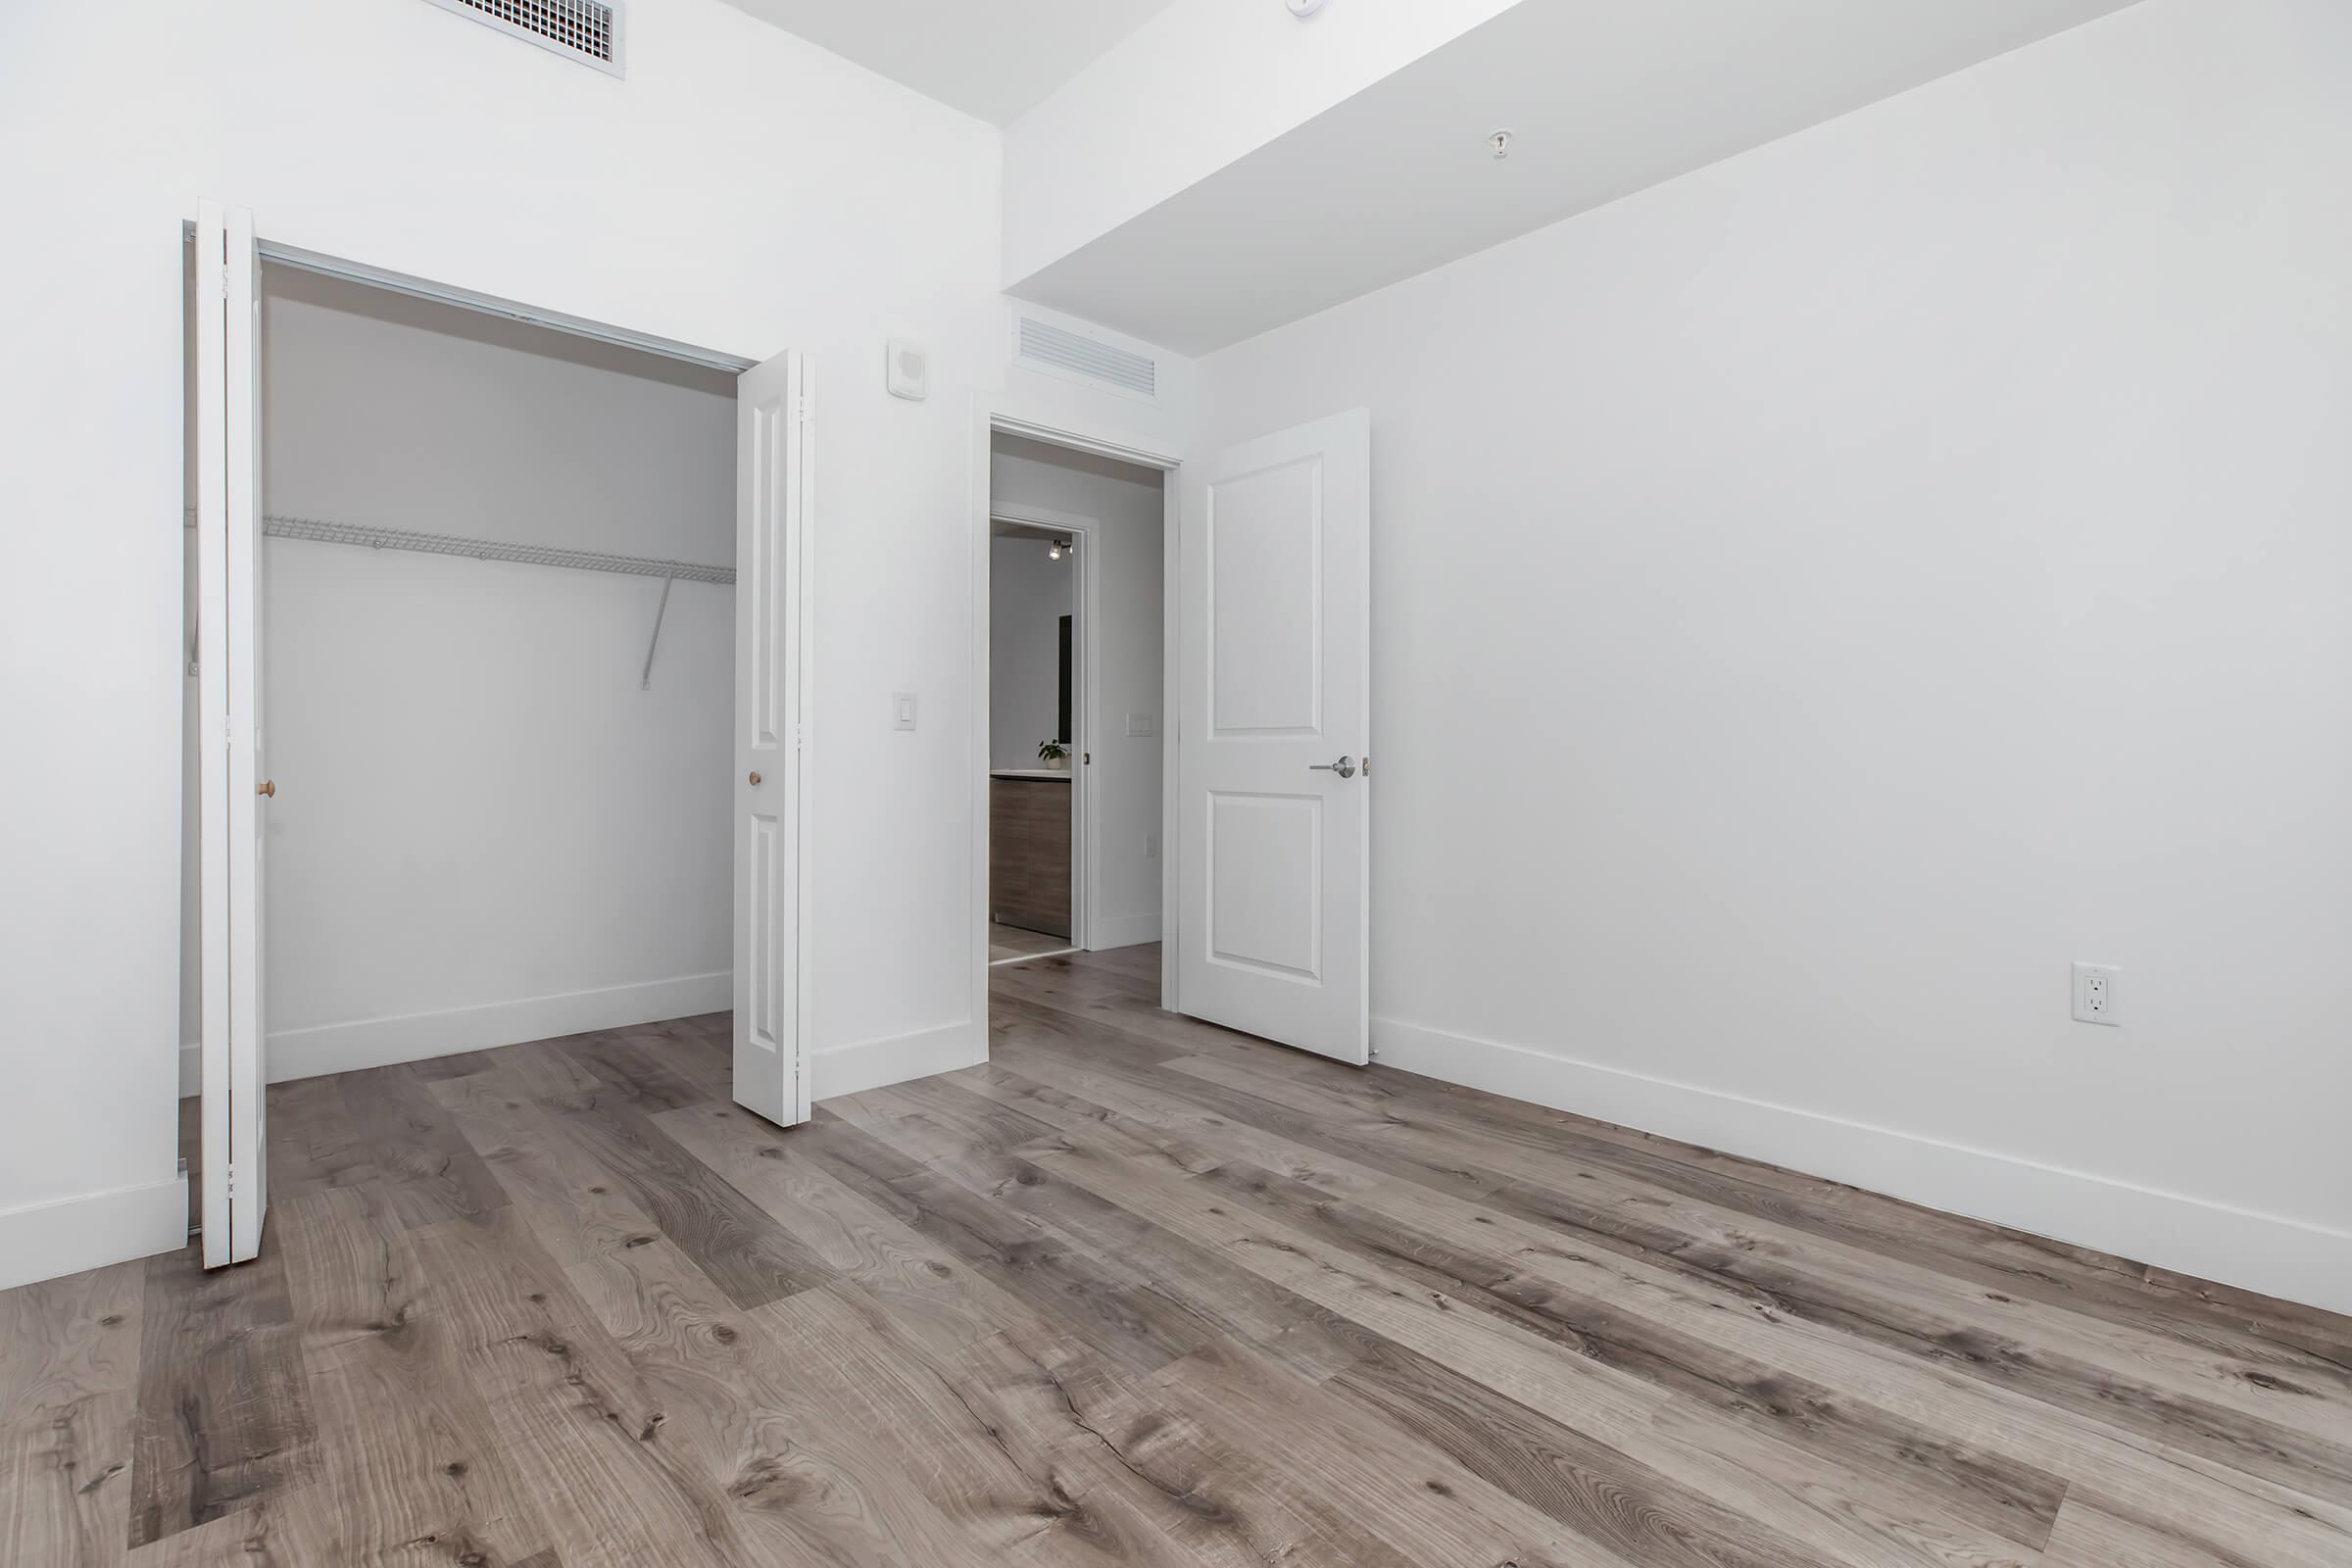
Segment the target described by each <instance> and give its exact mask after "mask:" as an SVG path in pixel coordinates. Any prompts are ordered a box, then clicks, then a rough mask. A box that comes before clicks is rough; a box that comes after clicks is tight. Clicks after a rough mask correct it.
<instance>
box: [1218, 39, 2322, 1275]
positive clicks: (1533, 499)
mask: <svg viewBox="0 0 2352 1568" xmlns="http://www.w3.org/2000/svg"><path fill="white" fill-rule="evenodd" d="M2348 65H2352V12H2347V10H2346V9H2345V8H2344V7H2342V6H2340V5H2337V4H2334V3H2332V0H2247V3H2243V4H2231V5H2222V4H2217V3H2212V0H2146V3H2145V4H2142V5H2140V6H2137V7H2134V8H2132V9H2131V10H2128V11H2124V12H2121V13H2119V14H2117V15H2115V16H2113V17H2110V18H2107V19H2105V20H2103V21H2100V22H2096V23H2093V24H2091V25H2087V26H2085V27H2082V28H2081V29H2079V30H2077V31H2074V32H2070V33H2066V34H2063V35H2061V36H2059V37H2056V38H2054V39H2052V40H2049V41H2047V42H2045V43H2041V44H2038V45H2035V46H2034V47H2032V48H2029V49H2026V50H2023V51H2021V52H2018V53H2016V54H2013V55H2009V56H2006V57H2003V58H2001V59H1998V60H1995V61H1992V62H1989V63H1987V64H1986V65H1984V66H1982V67H1980V68H1977V69H1975V70H1972V71H1969V72H1966V73H1962V74H1960V75H1957V76H1954V77H1950V78H1947V79H1945V80H1942V81H1939V82H1936V83H1934V84H1931V85H1929V86H1926V87H1923V88H1920V89H1918V90H1916V91H1913V92H1910V93H1908V94H1905V95H1903V96H1901V97H1899V98H1896V99H1893V100H1890V101H1888V102H1886V103H1884V104H1881V105H1878V106H1876V107H1874V108H1871V109H1868V110H1865V111H1863V112H1861V113H1858V114H1855V115H1852V116H1850V117H1848V118H1845V119H1843V120H1839V121H1836V122H1833V123H1829V124H1826V125H1823V126H1820V127H1817V128H1815V129H1813V130H1810V131H1806V132H1804V133H1802V134H1799V135H1796V136H1793V137H1791V138H1789V139H1788V140H1785V141H1782V142H1779V143H1776V144H1774V145H1771V146H1768V147H1765V148H1762V149H1760V150H1757V151H1755V152H1752V153H1749V154H1746V155H1744V156H1741V157H1739V158H1736V159H1733V160H1731V161H1729V162H1727V163H1723V164H1720V165H1717V166H1715V167H1713V168H1710V169H1707V170H1703V171H1701V172H1696V173H1693V174H1691V175H1689V176H1687V177H1685V178H1682V179H1679V180H1676V181H1674V182H1672V183H1670V184H1667V185H1664V186H1661V187H1658V188H1655V189H1653V190H1650V191H1648V192H1646V193H1643V194H1641V195H1638V196H1635V197H1632V198H1629V199H1627V200H1625V201H1621V202H1619V203H1617V204H1615V205H1614V206H1611V207H1608V208H1604V209H1601V210H1599V211H1596V212H1594V213H1592V214H1589V215H1586V216H1584V217H1581V218H1578V219H1575V220H1572V221H1568V222H1565V223H1561V224H1559V225H1556V226H1554V227H1551V228H1548V229H1545V230H1543V231H1541V232H1539V233H1536V234H1534V235H1531V236H1529V237H1527V238H1525V239H1523V240H1519V241H1516V242H1513V243H1511V244H1508V245H1504V246H1501V247H1499V248H1497V249H1495V250H1492V251H1489V252H1486V253H1484V254H1481V255H1479V256H1476V257H1472V258H1469V259H1467V260H1465V261H1462V262H1459V263H1456V264H1454V265H1452V266H1449V267H1447V268H1445V269H1443V270H1438V271H1436V272H1432V273H1429V274H1427V275H1424V276H1422V277H1419V278H1417V279H1414V280H1412V281H1409V282H1406V283H1402V284H1398V285H1397V286H1395V287H1393V288H1390V289H1388V290H1386V291H1384V292H1382V293H1380V294H1377V295H1373V296H1370V297H1367V298H1365V299H1363V300H1360V301H1357V302H1355V303H1353V304H1350V305H1348V306H1344V307H1341V308H1339V309H1336V310H1334V311H1331V312H1329V313H1327V314H1325V315H1323V316H1320V317H1317V318H1314V319H1309V320H1306V321H1303V322H1300V323H1297V324H1295V325H1293V326H1290V327H1288V328H1285V329H1282V330H1279V331H1276V332H1272V333H1269V334H1267V335H1266V336H1264V337H1262V338H1259V339H1256V340H1254V341H1252V342H1250V343H1247V344H1244V345H1240V346H1238V347H1236V348H1234V349H1231V350H1229V351H1226V352H1224V353H1222V354H1219V355H1216V356H1214V357H1212V358H1209V359H1207V360H1205V361H1203V362H1202V363H1201V400H1202V408H1203V417H1204V423H1205V425H1206V426H1207V427H1208V428H1207V431H1206V433H1205V438H1204V440H1203V442H1202V446H1203V447H1204V448H1207V447H1213V446H1215V445H1217V444H1219V443H1221V442H1223V441H1226V440H1231V439H1238V438H1242V437H1245V436H1249V435H1252V434H1256V433H1259V432H1262V431H1265V430H1269V429H1274V428H1278V427H1281V426H1284V425H1288V424H1291V423H1294V422H1296V421H1299V420H1302V419H1306V418H1309V417H1315V416H1319V415H1324V414H1328V413H1330V412H1332V411H1335V410H1340V409H1346V408H1349V407H1355V406H1362V407H1367V408H1369V409H1370V410H1371V412H1372V421H1373V478H1374V485H1375V498H1376V499H1375V506H1376V515H1375V520H1374V530H1375V538H1374V558H1373V559H1374V574H1375V575H1374V603H1373V611H1374V647H1373V657H1374V663H1375V680H1376V682H1377V684H1376V687H1375V690H1376V692H1377V694H1378V695H1377V699H1376V701H1377V720H1376V727H1377V728H1378V730H1379V732H1380V736H1381V744H1380V748H1379V749H1380V753H1381V767H1380V774H1379V779H1378V791H1379V793H1378V796H1377V807H1376V815H1375V819H1374V821H1375V826H1374V845H1373V849H1374V865H1375V870H1374V905H1373V933H1374V935H1373V942H1374V964H1373V975H1374V979H1373V994H1372V1000H1373V1006H1374V1010H1375V1013H1376V1015H1377V1019H1378V1023H1377V1026H1376V1031H1375V1041H1376V1044H1377V1046H1378V1048H1379V1050H1380V1051H1381V1054H1382V1056H1383V1058H1384V1059H1386V1060H1389V1061H1392V1062H1397V1063H1399V1064H1402V1065H1407V1066H1410V1067H1413V1068H1415V1069H1416V1070H1421V1071H1427V1072H1433V1073H1436V1074H1438V1075H1440V1076H1445V1077H1450V1078H1456V1079H1460V1080H1463V1081H1468V1082H1476V1083H1483V1084H1487V1085H1489V1086H1491V1087H1495V1088H1500V1089H1504V1090H1507V1091H1509V1092H1513V1093H1518V1094H1523V1095H1526V1096H1529V1097H1531V1098H1536V1099H1544V1100H1548V1101H1550V1102H1551V1103H1557V1104H1562V1105H1565V1106H1568V1107H1570V1108H1574V1109H1581V1110H1586V1111H1590V1112H1592V1113H1593V1114H1597V1115H1601V1116H1604V1117H1609V1118H1611V1119H1615V1120H1622V1121H1628V1122H1632V1123H1634V1124H1636V1125H1640V1126H1644V1127H1648V1128H1651V1129H1654V1130H1657V1131H1661V1132H1665V1133H1669V1134H1675V1135H1679V1136H1684V1137H1693V1138H1698V1139H1700V1140H1701V1141H1703V1142H1706V1143H1709V1144H1713V1145H1716V1146H1719V1147H1725V1148H1730V1149H1734V1150H1739V1151H1741V1152H1750V1153H1758V1154H1762V1155H1765V1156H1767V1157H1770V1158H1774V1159H1779V1160H1782V1161H1784V1162H1786V1163H1788V1164H1790V1165H1794V1166H1796V1167H1799V1168H1802V1169H1806V1170H1811V1171H1816V1172H1821V1173H1824V1174H1828V1175H1832V1176H1838V1177H1843V1178H1846V1179H1849V1180H1854V1181H1858V1182H1860V1183H1862V1184H1863V1185H1867V1186H1871V1187H1876V1188H1879V1189H1882V1190H1887V1191H1892V1192H1895V1193H1898V1194H1902V1195H1905V1196H1911V1197H1916V1198H1920V1199H1922V1200H1924V1201H1930V1202H1934V1203H1937V1204H1939V1205H1940V1206H1944V1207H1948V1208H1954V1209H1961V1210H1966V1211H1971V1212H1976V1213H1980V1214H1986V1215H1989V1216H1990V1217H1993V1218H1996V1219H2002V1220H2007V1221H2009V1222H2011V1223H2015V1224H2018V1225H2021V1226H2023V1227H2026V1228H2028V1229H2033V1230H2037V1231H2042V1232H2045V1233H2051V1234H2056V1235H2059V1236H2062V1237H2066V1238H2068V1239H2070V1240H2074V1241H2078V1242H2082V1243H2088V1244H2091V1245H2094V1246H2100V1247H2105V1248H2110V1249H2112V1250H2118V1251H2121V1252H2124V1253H2127V1254H2130V1255H2134V1256H2138V1257H2142V1258H2147V1259H2151V1260H2153V1261H2156V1262H2158V1263H2162V1264H2169V1265H2171V1266H2175V1267H2180V1268H2183V1269H2187V1270H2189V1271H2192V1272H2197V1273H2203V1274H2208V1275H2215V1276H2219V1277H2221V1278H2224V1279H2227V1280H2231V1281H2234V1282H2236V1283H2239V1284H2245V1285H2251V1286H2255V1287H2257V1288H2262V1289H2268V1290H2271V1291H2275V1292H2278V1293H2279V1294H2283V1295H2288V1296H2294V1297H2299V1298H2301V1299H2307V1300H2314V1301H2319V1302H2321V1303H2323V1304H2327V1305H2331V1306H2333V1307H2336V1308H2338V1309H2347V1308H2352V1142H2348V1141H2347V1140H2346V1138H2345V1136H2344V1128H2343V1108H2344V1106H2345V1105H2346V1104H2348V1103H2352V1052H2347V1051H2346V1050H2345V1041H2346V1039H2347V1023H2346V1019H2347V1008H2348V1005H2352V982H2348V981H2347V975H2352V968H2347V966H2346V964H2345V962H2344V955H2345V954H2346V953H2347V952H2352V896H2348V895H2347V889H2352V813H2348V812H2347V811H2346V809H2345V802H2344V784H2345V781H2346V779H2347V778H2352V730H2348V729H2347V727H2346V725H2345V723H2344V721H2343V714H2344V682H2345V676H2346V672H2347V671H2352V529H2347V527H2346V526H2345V518H2346V517H2347V515H2352V442H2347V441H2346V439H2345V434H2344V433H2345V431H2346V430H2347V429H2352V324H2348V323H2352V317H2348V316H2347V314H2346V309H2345V304H2344V299H2345V296H2344V279H2345V278H2346V277H2347V276H2348V275H2352V205H2348V204H2347V203H2346V202H2345V201H2344V200H2343V192H2344V191H2345V190H2346V189H2352V95H2348V94H2346V93H2345V92H2344V90H2343V80H2344V75H2345V70H2346V67H2347V66H2348ZM2075 959H2088V960H2093V961H2102V962H2109V963H2117V964H2121V965H2122V966H2123V969H2124V976H2123V993H2122V995H2123V999H2124V1007H2125V1017H2126V1019H2127V1023H2126V1026H2125V1027H2123V1028H2121V1029H2103V1028H2094V1027H2089V1026H2085V1025H2081V1024H2076V1023H2073V1022H2071V1021H2070V1020H2069V1017H2068V965H2069V963H2070V961H2071V960H2075Z"/></svg>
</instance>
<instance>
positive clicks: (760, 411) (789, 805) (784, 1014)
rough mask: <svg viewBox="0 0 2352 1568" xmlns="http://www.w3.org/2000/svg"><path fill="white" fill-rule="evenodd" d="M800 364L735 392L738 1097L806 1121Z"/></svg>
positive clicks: (804, 537) (750, 380)
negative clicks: (803, 1017)
mask: <svg viewBox="0 0 2352 1568" xmlns="http://www.w3.org/2000/svg"><path fill="white" fill-rule="evenodd" d="M810 381H811V376H810V371H809V364H808V361H807V359H806V358H805V357H804V356H803V355H800V354H798V353H785V354H779V355H777V356H776V357H775V358H774V359H772V360H769V361H767V362H766V363H765V364H763V365H758V366H755V367H753V368H751V369H749V370H746V371H744V372H743V375H742V378H741V379H740V380H738V381H737V383H736V391H735V400H736V404H735V406H736V416H735V731H736V734H735V1103H737V1104H739V1105H742V1106H743V1107H744V1108H745V1109H747V1110H753V1111H757V1112H758V1113H759V1114H760V1115H762V1116H764V1117H766V1118H767V1119H768V1120H769V1121H772V1122H777V1123H779V1124H781V1125H784V1126H791V1125H793V1124H795V1123H798V1122H803V1121H807V1120H808V1119H809V1074H808V1072H807V1070H806V1068H807V1061H806V1059H805V1058H806V1054H805V1051H804V1049H803V1043H804V1041H805V1040H806V1038H807V1036H806V1034H805V1032H804V1031H803V1029H802V1027H801V1020H802V1015H803V1005H804V993H803V988H802V973H801V963H800V950H801V932H802V930H803V929H804V926H805V922H804V918H803V914H804V906H803V902H802V885H803V878H802V875H801V823H802V820H803V813H804V810H805V802H806V799H807V791H806V787H805V783H804V773H803V766H802V763H803V759H804V757H805V755H806V754H805V750H804V747H803V741H804V739H805V734H806V729H805V726H806V725H807V722H808V714H807V711H806V706H805V703H804V697H805V695H806V693H805V686H804V682H805V680H806V678H807V676H806V670H805V669H804V667H803V660H802V637H803V628H804V627H805V626H806V624H807V620H806V614H807V607H808V604H809V569H808V563H809V553H810V552H809V498H810V497H811V496H812V495H813V494H814V488H813V478H814V476H813V474H812V473H811V471H810V468H809V446H810V441H809V413H810V409H809V402H810V397H811V392H812V388H811V385H810Z"/></svg>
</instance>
